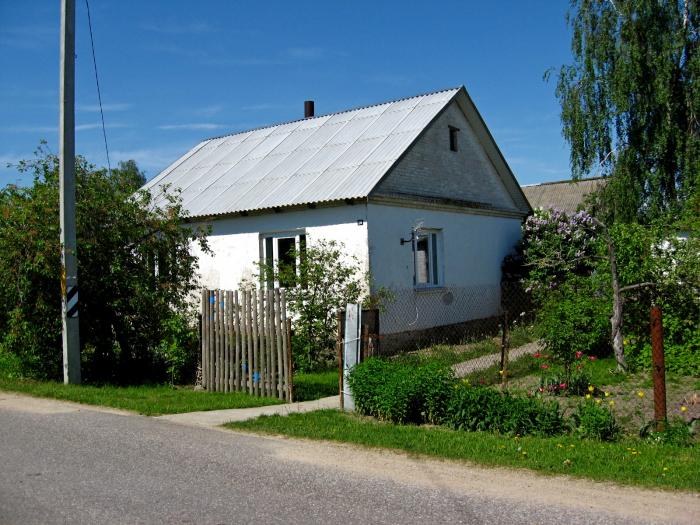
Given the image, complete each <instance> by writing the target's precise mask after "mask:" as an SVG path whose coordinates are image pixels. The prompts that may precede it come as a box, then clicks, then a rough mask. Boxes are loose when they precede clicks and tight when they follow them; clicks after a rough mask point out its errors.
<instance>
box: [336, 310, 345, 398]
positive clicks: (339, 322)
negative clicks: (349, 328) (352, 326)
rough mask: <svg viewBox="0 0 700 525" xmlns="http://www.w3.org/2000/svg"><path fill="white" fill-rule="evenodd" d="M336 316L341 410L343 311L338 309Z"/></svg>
mask: <svg viewBox="0 0 700 525" xmlns="http://www.w3.org/2000/svg"><path fill="white" fill-rule="evenodd" d="M335 317H336V324H337V328H336V335H335V351H336V353H337V355H338V392H339V393H340V410H343V408H344V407H343V311H342V310H338V312H337V313H336V314H335Z"/></svg>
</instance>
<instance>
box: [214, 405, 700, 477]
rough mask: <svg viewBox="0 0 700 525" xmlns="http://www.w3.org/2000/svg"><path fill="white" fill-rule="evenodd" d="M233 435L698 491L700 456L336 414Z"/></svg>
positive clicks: (275, 421)
mask: <svg viewBox="0 0 700 525" xmlns="http://www.w3.org/2000/svg"><path fill="white" fill-rule="evenodd" d="M226 427H228V428H232V429H237V430H247V431H253V432H262V433H267V434H284V435H287V436H292V437H298V438H309V439H322V440H330V441H341V442H346V443H353V444H357V445H362V446H367V447H381V448H389V449H395V450H403V451H406V452H409V453H413V454H420V455H426V456H433V457H438V458H447V459H457V460H466V461H471V462H474V463H478V464H481V465H488V466H504V467H518V468H527V469H532V470H535V471H538V472H543V473H547V474H566V475H570V476H575V477H581V478H589V479H593V480H600V481H614V482H617V483H623V484H629V485H641V486H647V487H654V488H669V489H683V490H691V491H700V454H698V448H697V447H692V448H682V447H674V446H670V445H664V446H659V445H652V444H648V443H644V442H641V441H639V440H634V441H627V442H620V443H600V442H596V441H582V440H580V439H577V438H574V437H571V436H562V437H557V438H537V437H523V438H509V437H505V436H500V435H496V434H489V433H482V432H459V431H454V430H449V429H445V428H440V427H418V426H408V425H406V426H404V425H392V424H389V423H382V422H378V421H375V420H373V419H370V418H363V417H359V416H355V415H351V414H345V413H342V412H339V411H337V410H319V411H316V412H309V413H305V414H291V415H289V416H286V417H282V416H265V417H260V418H257V419H254V420H251V421H243V422H238V423H228V424H227V425H226Z"/></svg>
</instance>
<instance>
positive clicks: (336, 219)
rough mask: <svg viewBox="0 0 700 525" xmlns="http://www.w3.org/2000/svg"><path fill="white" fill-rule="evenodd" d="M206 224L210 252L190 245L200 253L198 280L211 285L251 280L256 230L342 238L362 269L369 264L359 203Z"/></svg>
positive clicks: (364, 218) (257, 238) (231, 285)
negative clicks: (208, 226)
mask: <svg viewBox="0 0 700 525" xmlns="http://www.w3.org/2000/svg"><path fill="white" fill-rule="evenodd" d="M358 220H361V221H362V222H363V224H362V225H358ZM206 224H211V227H212V231H211V234H210V235H209V237H208V240H209V247H210V248H211V250H212V252H213V253H212V254H205V253H202V251H201V250H200V249H199V246H197V245H196V244H193V246H192V249H193V253H194V254H195V255H196V256H197V257H198V259H199V274H200V277H201V280H202V286H206V287H207V288H210V289H217V288H218V289H224V290H235V289H238V288H239V285H240V283H241V281H242V280H252V277H253V275H254V273H256V272H257V267H256V265H255V263H256V262H257V261H259V260H260V235H261V234H270V233H277V232H301V233H306V235H307V242H308V243H311V244H312V243H313V242H314V241H315V240H318V239H325V240H328V241H330V240H335V241H338V242H342V243H343V244H344V245H345V247H346V254H347V255H348V256H350V255H354V256H356V257H357V258H358V259H359V260H360V261H361V263H362V265H363V266H364V271H367V270H368V268H369V263H368V252H367V207H366V205H364V204H355V205H345V204H343V205H341V206H337V207H332V208H315V209H302V210H297V211H285V212H282V213H268V214H264V215H252V216H248V217H229V218H221V219H216V220H213V221H211V222H210V223H206Z"/></svg>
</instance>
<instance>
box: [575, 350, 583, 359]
mask: <svg viewBox="0 0 700 525" xmlns="http://www.w3.org/2000/svg"><path fill="white" fill-rule="evenodd" d="M582 357H583V352H581V351H580V350H579V351H578V352H576V359H581V358H582Z"/></svg>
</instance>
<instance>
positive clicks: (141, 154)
mask: <svg viewBox="0 0 700 525" xmlns="http://www.w3.org/2000/svg"><path fill="white" fill-rule="evenodd" d="M192 146H193V144H190V143H188V144H180V145H174V146H173V145H168V146H163V147H156V148H141V149H131V150H129V149H125V150H114V151H111V152H110V156H111V157H112V159H113V160H112V163H113V165H116V164H117V163H118V162H119V161H126V160H135V161H136V164H138V166H139V168H141V169H142V170H145V171H146V172H147V177H148V178H149V179H150V178H153V176H155V175H157V174H158V173H160V172H161V171H162V170H164V169H165V168H167V167H168V166H169V165H170V164H171V163H173V162H175V161H176V160H177V159H178V158H180V157H181V156H182V155H184V154H185V153H187V151H189V150H190V148H192Z"/></svg>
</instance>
